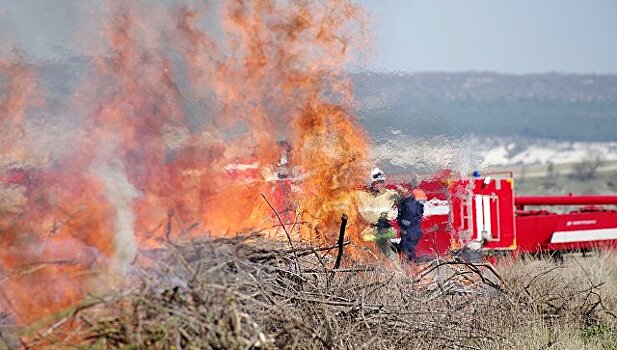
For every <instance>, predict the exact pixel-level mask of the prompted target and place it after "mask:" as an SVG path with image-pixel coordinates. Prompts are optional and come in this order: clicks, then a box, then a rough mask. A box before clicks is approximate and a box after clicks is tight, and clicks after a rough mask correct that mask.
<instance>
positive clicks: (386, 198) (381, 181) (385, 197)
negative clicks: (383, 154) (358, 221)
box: [356, 168, 399, 259]
mask: <svg viewBox="0 0 617 350" xmlns="http://www.w3.org/2000/svg"><path fill="white" fill-rule="evenodd" d="M398 199H399V195H398V193H397V192H396V191H394V190H390V189H387V188H386V176H385V174H384V172H383V171H381V169H379V168H374V169H373V170H372V171H371V174H370V177H369V186H368V190H366V191H359V192H358V193H357V196H356V200H357V206H358V211H359V214H360V216H361V217H362V218H363V219H364V221H366V224H367V227H366V228H365V229H364V230H363V231H362V233H361V234H360V237H361V238H362V239H363V240H365V241H374V242H375V244H376V245H377V247H378V248H379V250H380V251H381V252H382V253H383V254H384V255H386V256H387V257H388V258H390V259H394V257H395V256H394V252H393V251H392V249H391V248H390V238H393V237H394V236H395V235H396V232H395V231H394V228H393V227H392V225H390V222H391V221H392V220H394V219H396V217H397V214H398V211H397V209H396V203H397V201H398Z"/></svg>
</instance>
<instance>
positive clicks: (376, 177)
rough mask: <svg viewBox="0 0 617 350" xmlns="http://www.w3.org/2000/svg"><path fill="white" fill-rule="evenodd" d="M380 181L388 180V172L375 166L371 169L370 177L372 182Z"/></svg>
mask: <svg viewBox="0 0 617 350" xmlns="http://www.w3.org/2000/svg"><path fill="white" fill-rule="evenodd" d="M378 181H384V182H385V181H386V174H384V172H383V171H381V169H379V168H374V169H373V170H371V177H370V179H369V182H370V183H374V182H378Z"/></svg>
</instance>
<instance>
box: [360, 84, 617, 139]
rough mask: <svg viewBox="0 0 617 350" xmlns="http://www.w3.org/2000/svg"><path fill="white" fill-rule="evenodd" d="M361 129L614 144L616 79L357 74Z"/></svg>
mask: <svg viewBox="0 0 617 350" xmlns="http://www.w3.org/2000/svg"><path fill="white" fill-rule="evenodd" d="M352 80H353V84H354V88H355V92H356V103H357V105H356V108H357V111H356V113H357V115H358V117H359V119H360V121H361V122H362V123H363V124H365V125H366V126H367V127H368V129H369V132H370V134H372V135H373V136H374V137H375V138H376V139H377V140H380V139H381V138H384V137H388V135H390V131H391V130H397V132H402V133H403V134H406V135H412V136H413V135H416V136H417V135H427V136H432V135H445V136H453V137H459V136H464V135H476V136H505V137H517V136H524V137H531V138H544V139H555V140H567V141H615V140H617V75H594V74H557V73H547V74H529V75H507V74H498V73H486V72H463V73H414V74H387V73H355V74H353V75H352Z"/></svg>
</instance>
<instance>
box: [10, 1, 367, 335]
mask: <svg viewBox="0 0 617 350" xmlns="http://www.w3.org/2000/svg"><path fill="white" fill-rule="evenodd" d="M109 8H110V11H109V13H110V14H109V19H107V20H105V21H104V22H105V23H104V24H103V26H102V27H103V28H102V29H101V32H100V40H93V41H92V42H96V43H101V44H100V46H96V45H95V44H91V43H88V44H84V52H86V53H87V55H85V56H87V57H93V58H92V60H91V61H90V62H89V63H90V64H89V66H88V68H87V69H88V71H87V72H86V73H85V74H83V77H84V78H83V82H82V83H81V84H80V87H79V88H78V89H76V91H74V92H73V94H72V97H71V98H69V99H68V101H67V102H66V103H67V108H66V110H67V111H71V115H70V116H66V117H65V118H67V119H70V118H72V119H70V120H71V121H72V122H73V125H76V126H75V127H74V128H75V129H74V130H72V132H74V133H75V134H74V135H75V137H74V138H72V139H71V140H70V144H68V145H67V144H64V145H63V148H62V149H63V150H64V151H63V152H57V153H58V154H54V155H46V156H41V155H37V154H28V152H26V151H25V150H26V149H27V148H24V146H25V147H28V146H29V145H23V142H22V141H21V139H25V140H34V141H29V142H36V132H37V130H36V128H33V127H32V125H36V124H33V123H30V121H29V115H28V111H29V110H31V109H33V108H45V105H44V104H43V105H42V104H41V103H39V102H40V101H36V99H33V96H34V95H36V92H37V89H40V87H37V84H36V79H35V76H34V75H33V74H32V73H31V72H29V71H28V70H26V69H25V68H23V66H21V65H20V64H17V63H14V62H11V61H0V77H1V78H0V79H4V80H5V81H8V83H6V84H4V88H3V89H2V91H3V92H4V95H1V99H0V116H1V117H2V120H1V122H2V123H3V124H2V125H3V128H2V130H3V131H1V134H0V136H1V139H0V142H1V143H2V146H3V154H2V156H3V159H2V162H1V163H0V166H2V168H0V171H2V172H3V174H2V176H3V177H4V179H5V181H0V186H1V187H0V194H2V195H3V196H5V194H9V193H10V194H11V196H12V197H11V198H9V200H7V201H6V202H7V203H4V202H5V201H0V230H1V235H0V262H1V265H0V266H1V268H2V273H3V275H4V279H3V280H2V282H1V283H2V284H1V285H0V288H1V292H2V295H1V296H0V299H2V303H3V305H2V307H3V309H5V310H8V311H9V312H10V313H11V314H12V317H13V318H14V321H15V322H17V323H21V324H27V323H30V322H32V321H34V320H38V319H40V318H42V317H45V316H48V315H50V314H53V313H54V312H57V311H59V310H61V309H63V308H65V307H67V306H69V305H72V304H75V303H76V302H78V301H79V300H80V299H81V298H82V297H83V296H84V295H85V293H92V292H95V291H96V290H97V286H99V285H101V283H100V282H101V280H102V279H108V278H110V276H121V275H123V274H124V273H126V272H127V271H130V268H131V266H133V264H134V263H135V261H136V259H137V261H139V257H140V252H141V251H144V250H146V249H151V248H156V247H161V246H162V245H163V244H164V243H165V242H167V241H170V240H176V239H189V238H191V237H196V236H199V235H203V234H210V235H229V234H236V233H238V232H246V231H249V230H255V229H262V228H267V227H268V226H270V227H271V226H275V225H276V222H275V221H274V219H273V215H272V212H271V209H270V207H269V205H268V203H266V201H264V200H263V199H262V197H261V195H262V194H263V195H264V196H265V197H266V198H268V199H270V200H271V203H273V204H274V206H275V207H276V208H277V209H278V210H281V211H283V209H285V208H281V207H280V206H290V204H289V203H293V208H287V209H291V211H292V212H293V215H286V216H284V217H285V219H286V220H296V219H297V220H298V221H302V222H304V223H306V224H305V225H302V226H301V227H302V229H301V230H299V231H298V232H295V233H294V235H296V236H295V237H294V238H296V239H306V240H312V241H316V242H317V241H327V242H333V241H335V237H336V234H337V227H338V225H339V220H340V216H341V214H342V213H347V214H348V215H349V217H350V220H349V227H350V231H349V233H350V236H351V237H352V239H353V240H355V241H356V242H357V243H359V239H358V238H357V237H356V234H357V232H356V231H354V220H355V213H356V210H355V207H354V205H355V204H354V201H353V192H354V190H355V187H356V186H357V185H358V184H361V183H362V182H364V179H365V172H366V163H367V154H368V147H369V144H368V140H367V136H366V135H365V133H364V132H363V130H362V128H361V127H360V126H359V125H358V124H357V123H356V121H355V120H354V118H353V115H352V112H351V106H352V100H353V94H352V90H351V84H350V82H349V78H348V76H347V74H346V66H347V64H348V63H349V62H350V59H351V58H352V49H353V47H354V46H357V45H358V44H359V43H360V44H361V43H363V40H365V39H364V24H365V21H366V19H365V15H364V13H363V11H362V10H361V9H360V8H359V7H357V6H356V5H353V4H352V3H351V2H350V1H347V0H323V1H306V2H299V1H275V0H227V1H223V2H222V4H220V5H219V6H218V7H217V6H213V7H194V8H188V7H183V8H175V7H172V6H159V7H157V6H153V5H152V4H147V5H139V4H138V3H133V2H131V3H130V4H128V3H127V4H123V3H122V2H120V1H110V2H109ZM213 19H218V21H215V22H216V23H214V24H216V25H218V27H217V28H218V29H212V28H210V27H211V25H212V24H213V23H210V22H212V21H213ZM206 28H208V29H206ZM212 31H214V32H217V35H213V34H212V33H211V32H212ZM219 32H220V33H219ZM33 101H35V102H33ZM31 124H32V125H31ZM4 130H7V131H4ZM29 133H30V134H29ZM20 135H24V137H21V136H20ZM59 142H60V141H59ZM62 142H66V141H62ZM282 145H287V146H285V147H283V146H282ZM20 147H21V149H20ZM39 148H40V147H39ZM39 148H35V149H39ZM5 150H6V151H5ZM285 151H288V153H289V154H288V155H286V158H285V162H280V160H281V155H282V153H284V152H285ZM31 159H37V161H32V160H31ZM41 159H43V160H44V161H42V160H41ZM277 162H279V163H280V164H279V166H281V167H287V171H289V172H291V173H293V176H290V177H291V179H290V180H289V181H290V182H291V183H292V185H291V187H285V190H286V191H289V192H288V195H289V198H288V200H283V201H281V200H279V199H277V198H276V197H277V193H278V192H277V191H278V190H277V188H281V187H280V182H279V183H278V184H277V182H276V181H273V179H272V177H273V174H274V177H276V174H277V169H276V167H277ZM230 164H238V166H236V167H235V168H233V167H230ZM240 165H242V166H244V168H242V167H241V166H240ZM234 169H235V170H234ZM234 171H235V173H234ZM15 174H17V175H18V176H13V175H15ZM277 186H279V187H277Z"/></svg>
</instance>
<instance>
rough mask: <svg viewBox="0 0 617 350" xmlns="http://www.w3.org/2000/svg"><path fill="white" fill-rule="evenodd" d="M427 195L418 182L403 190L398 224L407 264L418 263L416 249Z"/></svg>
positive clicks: (411, 183) (399, 204)
mask: <svg viewBox="0 0 617 350" xmlns="http://www.w3.org/2000/svg"><path fill="white" fill-rule="evenodd" d="M425 202H426V194H425V193H424V191H422V190H421V189H420V188H418V183H417V181H416V180H414V181H412V182H410V183H409V184H408V186H403V188H402V189H401V199H400V201H399V202H398V216H397V218H396V221H397V223H398V226H399V229H400V235H401V243H400V248H401V254H402V255H403V260H404V261H406V262H415V261H416V247H417V245H418V242H420V238H421V237H422V231H421V229H420V224H421V223H422V215H424V203H425Z"/></svg>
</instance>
